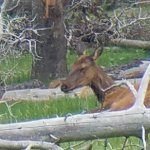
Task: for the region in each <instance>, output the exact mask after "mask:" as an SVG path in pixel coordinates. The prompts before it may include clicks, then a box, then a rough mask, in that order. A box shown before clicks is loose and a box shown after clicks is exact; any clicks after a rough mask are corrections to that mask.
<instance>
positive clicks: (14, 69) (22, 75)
mask: <svg viewBox="0 0 150 150" xmlns="http://www.w3.org/2000/svg"><path fill="white" fill-rule="evenodd" d="M31 67H32V59H31V56H30V55H29V54H24V55H22V56H21V57H15V56H9V57H8V58H7V59H4V60H3V61H2V62H1V63H0V68H1V70H0V75H1V76H0V78H1V80H5V82H6V83H7V84H11V83H20V82H23V81H27V80H30V77H31Z"/></svg>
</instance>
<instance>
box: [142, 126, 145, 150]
mask: <svg viewBox="0 0 150 150" xmlns="http://www.w3.org/2000/svg"><path fill="white" fill-rule="evenodd" d="M142 141H143V147H144V150H146V140H145V128H144V127H143V126H142Z"/></svg>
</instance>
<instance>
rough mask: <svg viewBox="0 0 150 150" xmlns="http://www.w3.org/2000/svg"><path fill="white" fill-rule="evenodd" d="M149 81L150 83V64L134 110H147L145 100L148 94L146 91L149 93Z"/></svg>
mask: <svg viewBox="0 0 150 150" xmlns="http://www.w3.org/2000/svg"><path fill="white" fill-rule="evenodd" d="M149 81H150V64H149V66H148V67H147V70H146V72H145V73H144V76H143V78H142V81H141V84H140V87H139V90H138V93H137V96H136V102H135V104H134V106H133V108H135V109H136V108H138V107H143V108H145V106H144V99H145V94H146V91H147V87H148V84H149Z"/></svg>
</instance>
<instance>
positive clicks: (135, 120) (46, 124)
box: [0, 109, 150, 142]
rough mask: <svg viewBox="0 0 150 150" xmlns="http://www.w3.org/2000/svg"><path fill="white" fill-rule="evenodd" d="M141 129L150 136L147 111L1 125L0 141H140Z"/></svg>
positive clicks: (97, 114)
mask: <svg viewBox="0 0 150 150" xmlns="http://www.w3.org/2000/svg"><path fill="white" fill-rule="evenodd" d="M142 126H143V127H144V128H145V130H146V132H147V133H148V132H149V131H150V110H148V109H145V110H142V109H141V110H140V109H137V110H136V109H135V110H134V111H133V110H129V111H126V110H125V111H120V112H103V113H95V114H83V115H74V116H69V117H60V118H52V119H43V120H38V121H31V122H25V123H13V124H1V125H0V139H3V140H34V141H51V142H54V141H55V142H56V141H58V142H68V141H79V140H90V139H97V138H108V137H121V136H126V137H128V136H136V137H141V135H142ZM54 137H55V138H54Z"/></svg>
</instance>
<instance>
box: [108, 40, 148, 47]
mask: <svg viewBox="0 0 150 150" xmlns="http://www.w3.org/2000/svg"><path fill="white" fill-rule="evenodd" d="M111 43H112V44H115V45H118V46H126V47H133V48H143V49H150V42H149V41H140V40H129V39H120V38H118V39H112V40H111Z"/></svg>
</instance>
